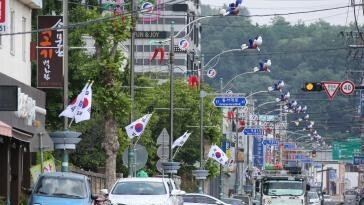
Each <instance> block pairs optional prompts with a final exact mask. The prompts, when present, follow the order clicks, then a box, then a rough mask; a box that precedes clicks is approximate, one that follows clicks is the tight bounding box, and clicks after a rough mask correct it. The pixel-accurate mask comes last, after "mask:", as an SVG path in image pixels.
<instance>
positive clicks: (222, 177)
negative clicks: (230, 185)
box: [219, 78, 226, 199]
mask: <svg viewBox="0 0 364 205" xmlns="http://www.w3.org/2000/svg"><path fill="white" fill-rule="evenodd" d="M222 88H223V79H222V78H220V93H222V92H223V89H222ZM221 110H223V108H222V109H221ZM222 119H223V120H222V122H221V130H223V129H224V118H222ZM223 135H224V134H223ZM223 143H225V145H223ZM221 145H222V146H221V147H226V135H224V137H223V140H222V143H221ZM224 152H225V153H226V149H225V150H224ZM223 197H224V166H222V165H221V164H220V193H219V199H221V198H223Z"/></svg>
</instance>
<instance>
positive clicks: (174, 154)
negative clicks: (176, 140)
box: [172, 146, 181, 160]
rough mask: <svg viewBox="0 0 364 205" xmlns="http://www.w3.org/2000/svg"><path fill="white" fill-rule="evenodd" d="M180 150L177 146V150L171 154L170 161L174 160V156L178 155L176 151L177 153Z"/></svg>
mask: <svg viewBox="0 0 364 205" xmlns="http://www.w3.org/2000/svg"><path fill="white" fill-rule="evenodd" d="M180 148H181V147H180V146H178V148H177V150H176V151H175V152H174V153H173V157H172V160H173V159H174V157H175V156H176V154H177V153H178V151H179V149H180Z"/></svg>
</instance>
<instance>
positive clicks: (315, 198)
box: [307, 191, 321, 205]
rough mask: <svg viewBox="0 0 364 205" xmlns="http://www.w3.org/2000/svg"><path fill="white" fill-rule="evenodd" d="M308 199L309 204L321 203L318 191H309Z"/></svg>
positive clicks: (318, 204)
mask: <svg viewBox="0 0 364 205" xmlns="http://www.w3.org/2000/svg"><path fill="white" fill-rule="evenodd" d="M307 200H308V204H309V205H320V204H321V201H320V197H319V195H318V194H317V192H313V191H309V192H307Z"/></svg>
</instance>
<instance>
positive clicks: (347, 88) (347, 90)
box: [340, 80, 355, 95]
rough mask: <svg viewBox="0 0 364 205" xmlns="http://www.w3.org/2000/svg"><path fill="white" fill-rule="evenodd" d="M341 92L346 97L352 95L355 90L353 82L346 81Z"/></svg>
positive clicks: (341, 87)
mask: <svg viewBox="0 0 364 205" xmlns="http://www.w3.org/2000/svg"><path fill="white" fill-rule="evenodd" d="M340 90H341V93H342V94H344V95H351V94H353V92H354V90H355V84H354V83H353V81H351V80H345V81H344V82H342V83H341V86H340Z"/></svg>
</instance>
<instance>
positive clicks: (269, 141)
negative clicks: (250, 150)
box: [262, 139, 279, 147]
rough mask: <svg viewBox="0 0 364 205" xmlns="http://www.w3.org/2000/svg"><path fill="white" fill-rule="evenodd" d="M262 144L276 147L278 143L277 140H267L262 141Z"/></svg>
mask: <svg viewBox="0 0 364 205" xmlns="http://www.w3.org/2000/svg"><path fill="white" fill-rule="evenodd" d="M262 144H263V145H269V146H275V147H278V144H279V142H278V140H275V139H269V140H263V142H262Z"/></svg>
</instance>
